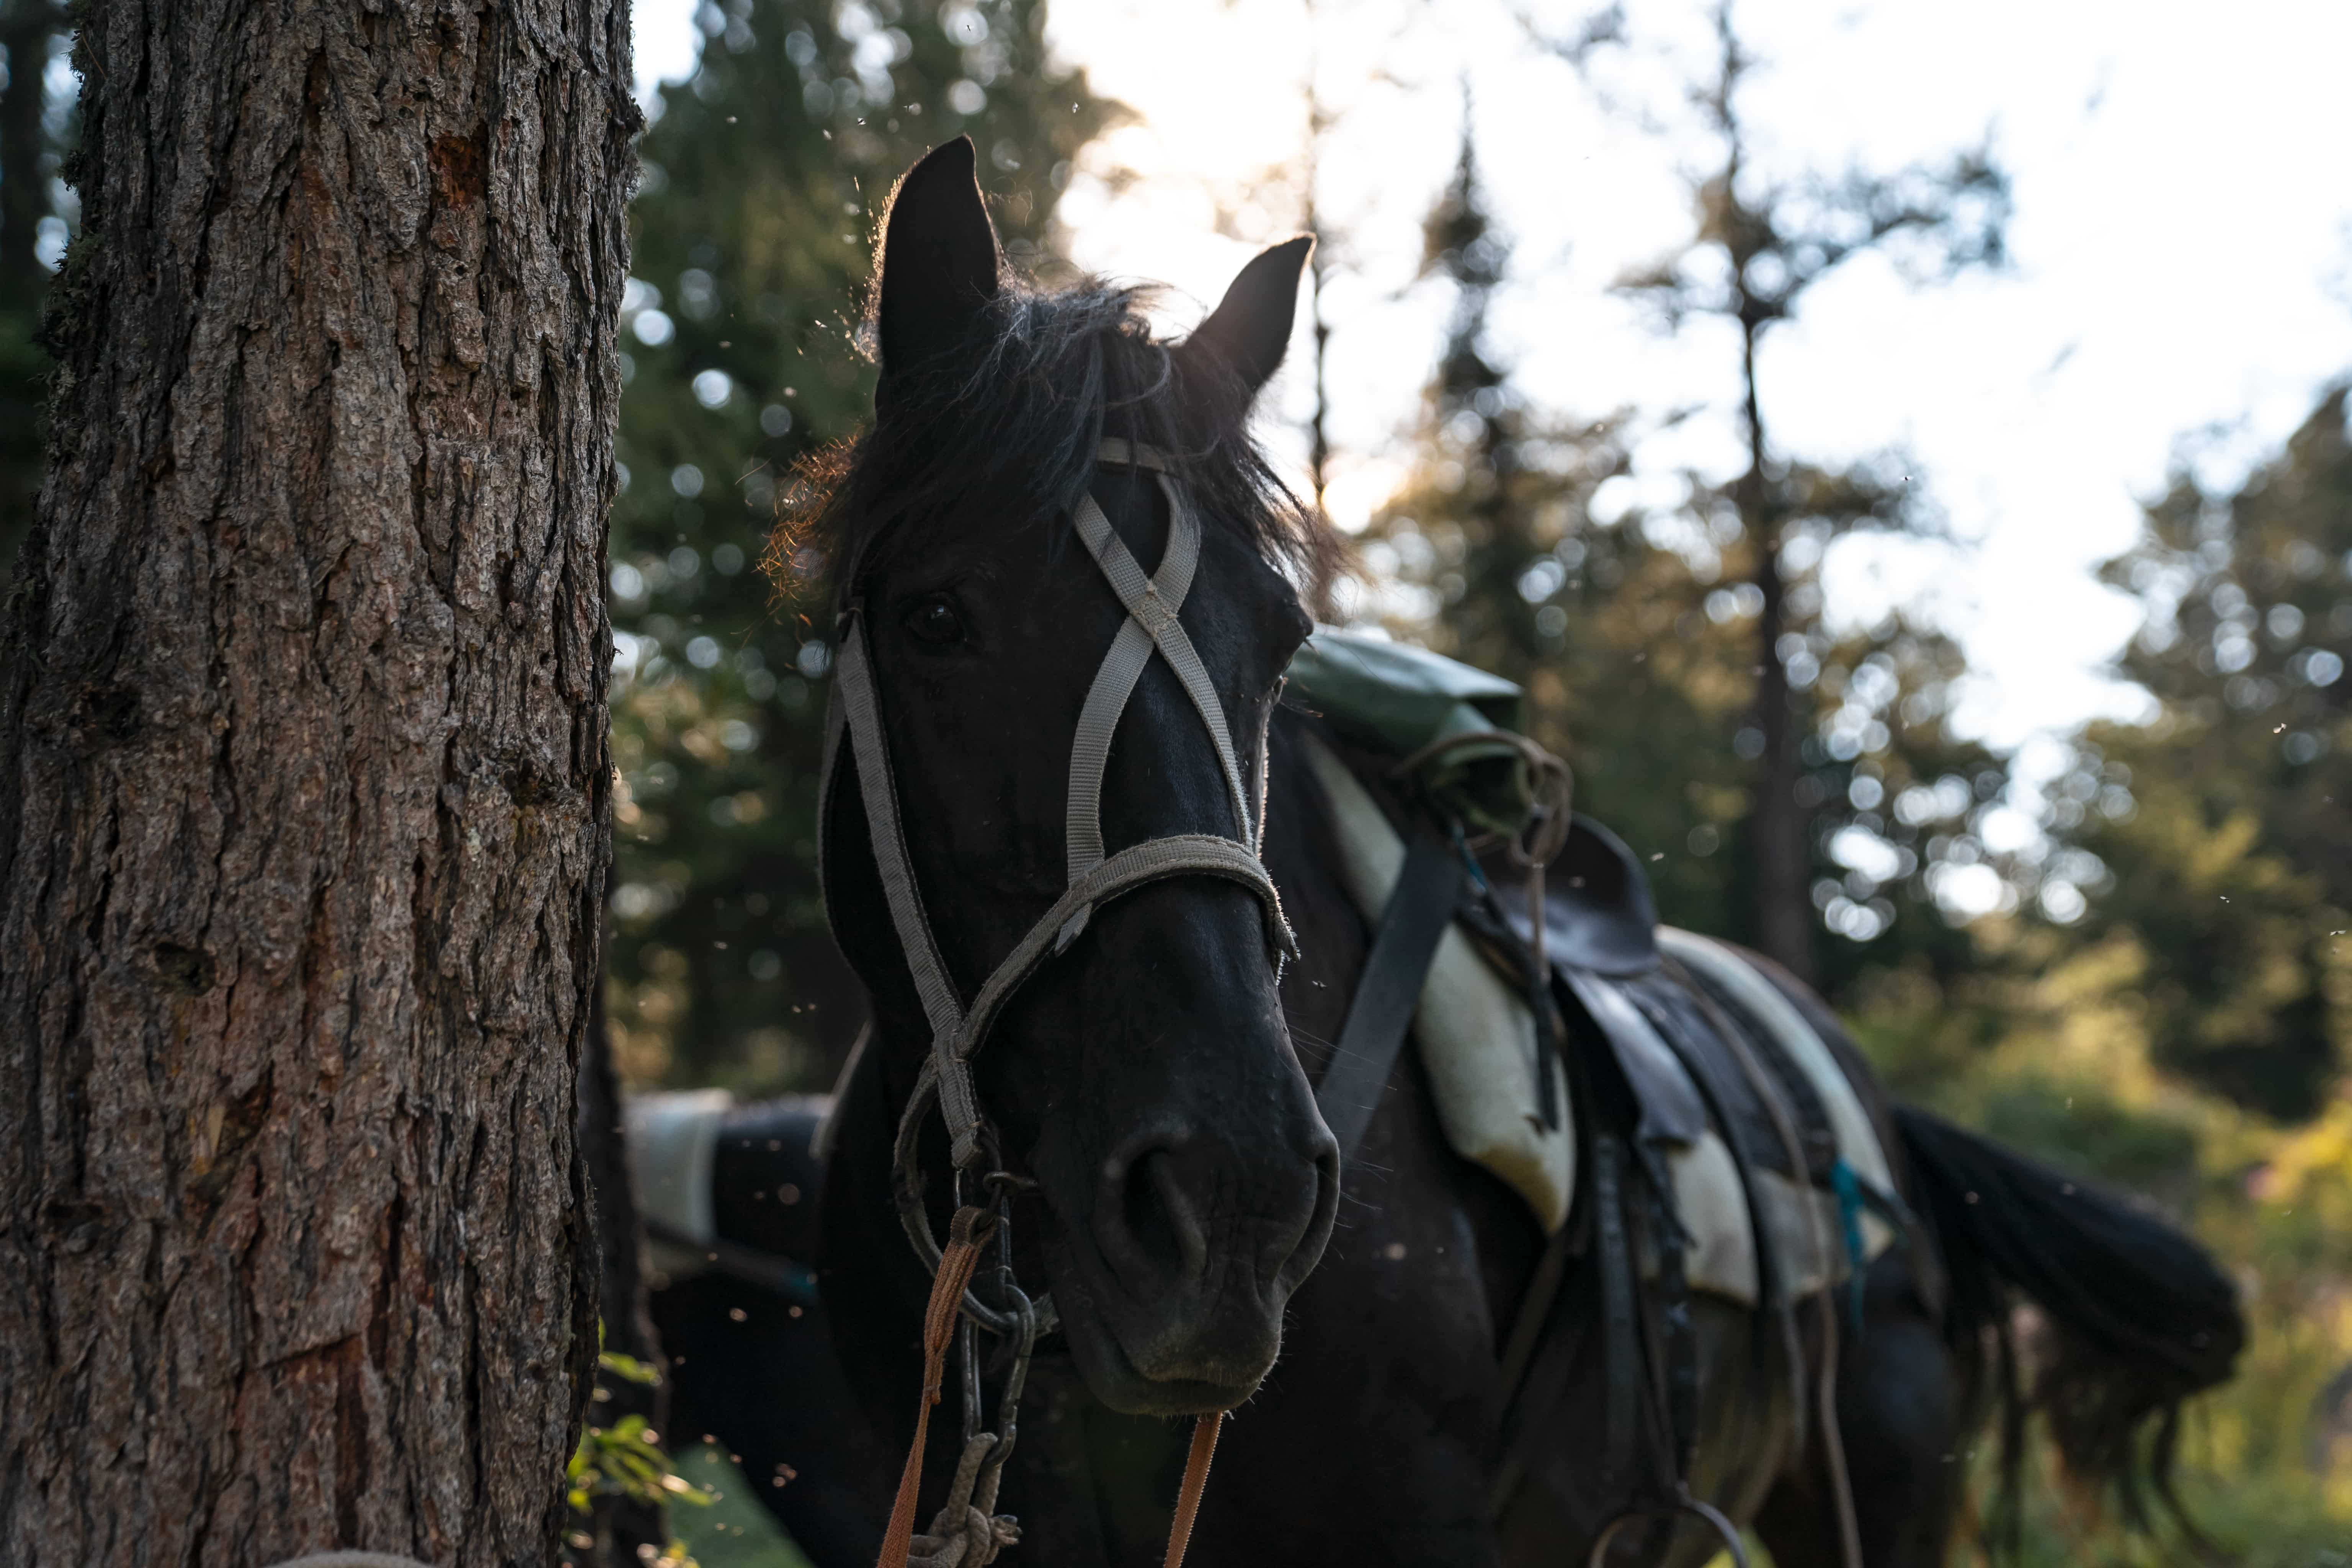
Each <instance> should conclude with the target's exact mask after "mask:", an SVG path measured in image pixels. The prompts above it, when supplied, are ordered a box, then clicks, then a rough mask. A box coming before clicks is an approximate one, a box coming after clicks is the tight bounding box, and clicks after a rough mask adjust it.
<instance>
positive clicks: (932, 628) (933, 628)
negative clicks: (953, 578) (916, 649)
mask: <svg viewBox="0 0 2352 1568" xmlns="http://www.w3.org/2000/svg"><path fill="white" fill-rule="evenodd" d="M907 629H908V631H910V632H912V633H914V634H915V636H916V637H917V639H918V640H919V641H922V642H927V643H932V644H936V645H939V646H940V647H945V646H946V645H948V644H950V643H960V642H961V641H963V617H962V616H960V615H957V614H956V607H955V601H954V600H952V599H950V598H949V597H948V596H947V595H945V594H934V595H931V596H930V597H929V598H928V599H925V600H924V601H923V602H922V603H921V604H919V605H916V606H915V607H914V608H913V609H912V610H910V611H908V613H907Z"/></svg>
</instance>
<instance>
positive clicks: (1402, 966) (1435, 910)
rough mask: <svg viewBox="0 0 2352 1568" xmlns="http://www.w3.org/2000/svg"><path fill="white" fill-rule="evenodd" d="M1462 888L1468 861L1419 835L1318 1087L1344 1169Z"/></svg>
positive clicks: (1383, 1087)
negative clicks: (1463, 864)
mask: <svg viewBox="0 0 2352 1568" xmlns="http://www.w3.org/2000/svg"><path fill="white" fill-rule="evenodd" d="M1461 889H1462V862H1461V859H1460V858H1459V857H1457V856H1456V855H1455V854H1454V847H1453V846H1452V845H1450V844H1448V843H1446V842H1445V841H1444V840H1443V839H1441V838H1437V837H1433V835H1431V834H1429V833H1427V832H1421V833H1416V834H1415V835H1414V836H1413V838H1412V844H1411V845H1410V847H1407V849H1406V850H1405V857H1404V866H1403V868H1402V869H1400V870H1399V871H1398V872H1397V879H1396V885H1395V886H1394V887H1392V888H1391V889H1389V901H1388V902H1387V903H1386V904H1384V905H1383V906H1381V923H1380V928H1379V930H1377V931H1374V932H1373V934H1372V947H1371V951H1370V952H1369V953H1367V954H1366V955H1365V957H1364V968H1363V973H1361V974H1360V975H1359V976H1358V977H1357V980H1356V994H1355V995H1354V996H1352V997H1351V998H1349V1002H1348V1018H1347V1022H1345V1023H1344V1024H1342V1025H1340V1026H1339V1043H1338V1045H1337V1046H1335V1047H1333V1048H1332V1052H1331V1061H1330V1065H1329V1066H1328V1067H1326V1068H1324V1069H1323V1081H1322V1082H1320V1083H1318V1084H1317V1085H1316V1086H1315V1108H1316V1109H1317V1110H1319V1111H1321V1112H1322V1113H1323V1124H1324V1125H1325V1126H1327V1127H1328V1128H1329V1129H1330V1130H1331V1136H1332V1137H1334V1138H1336V1139H1338V1140H1339V1163H1340V1165H1341V1166H1342V1167H1344V1166H1346V1164H1347V1163H1348V1162H1349V1161H1350V1160H1353V1159H1354V1158H1355V1157H1356V1148H1357V1145H1359V1144H1360V1143H1361V1142H1363V1138H1364V1130H1365V1129H1366V1128H1367V1127H1369V1126H1370V1125H1371V1121H1372V1113H1373V1112H1374V1111H1375V1110H1379V1109H1380V1103H1381V1096H1382V1095H1384V1094H1385V1093H1386V1092H1387V1090H1388V1083H1389V1073H1390V1072H1391V1069H1393V1068H1394V1067H1395V1066H1396V1058H1397V1053H1398V1052H1399V1051H1400V1050H1401V1049H1402V1048H1403V1046H1404V1037H1405V1033H1406V1031H1407V1030H1408V1029H1409V1028H1411V1026H1412V1015H1413V1009H1414V1008H1415V1007H1416V1006H1417V1005H1419V1004H1420V1001H1421V988H1422V986H1423V984H1424V983H1425V982H1426V981H1427V980H1428V978H1429V965H1430V961H1431V960H1432V959H1433V958H1435V957H1436V956H1437V944H1438V943H1439V942H1441V941H1443V940H1444V936H1445V928H1446V926H1447V925H1448V924H1449V923H1450V922H1451V921H1453V919H1454V903H1455V900H1457V899H1458V898H1459V896H1460V894H1461Z"/></svg>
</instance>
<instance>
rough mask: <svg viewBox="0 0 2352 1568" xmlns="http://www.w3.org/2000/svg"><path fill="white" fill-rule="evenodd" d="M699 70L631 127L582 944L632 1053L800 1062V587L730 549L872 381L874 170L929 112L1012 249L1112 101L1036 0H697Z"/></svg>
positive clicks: (813, 715)
mask: <svg viewBox="0 0 2352 1568" xmlns="http://www.w3.org/2000/svg"><path fill="white" fill-rule="evenodd" d="M698 19H699V22H700V25H701V26H702V29H703V32H704V34H705V43H704V47H703V53H702V62H701V67H700V69H699V70H698V72H697V73H696V74H695V76H694V78H693V79H692V80H691V81H689V82H688V83H687V84H685V85H683V86H675V87H668V88H665V89H663V90H662V94H661V102H660V106H659V114H658V116H657V118H656V120H655V121H654V123H653V125H652V127H651V128H650V129H649V130H648V131H647V132H646V135H645V138H644V142H643V144H642V151H643V157H644V177H643V182H642V186H641V193H640V195H639V196H638V198H637V202H636V205H635V211H634V219H635V247H636V248H635V281H633V282H632V284H631V286H630V290H629V300H628V302H627V305H626V307H625V321H626V323H627V326H628V329H629V331H628V333H627V334H626V336H625V342H626V343H627V345H628V353H627V356H626V358H625V362H624V364H623V377H624V381H625V385H626V390H625V393H624V395H623V398H622V411H621V435H620V447H619V456H620V459H621V462H622V464H623V472H624V480H623V485H622V490H621V495H620V498H619V500H618V501H617V502H616V503H615V505H614V514H613V595H612V607H613V615H614V626H615V628H616V633H617V637H616V640H617V641H618V643H619V647H620V657H619V658H618V659H617V660H616V666H615V679H614V757H615V759H616V761H617V762H618V763H619V765H620V768H621V770H622V780H623V787H622V790H621V792H620V797H619V800H618V803H617V806H616V814H615V815H616V819H617V820H616V828H615V835H614V837H615V861H616V864H615V867H614V898H613V905H612V926H611V942H610V949H609V953H608V963H607V967H608V973H609V992H608V994H609V998H610V1004H611V1007H610V1010H611V1015H612V1019H613V1026H614V1044H615V1048H616V1057H617V1059H618V1061H619V1064H620V1067H621V1070H622V1072H623V1074H624V1076H625V1078H628V1079H632V1080H635V1081H637V1082H647V1081H669V1082H676V1083H719V1084H725V1085H728V1086H730V1087H732V1088H735V1089H739V1090H742V1091H745V1092H749V1093H760V1092H774V1091H777V1090H780V1089H793V1088H805V1087H811V1086H813V1085H815V1084H821V1083H822V1082H823V1081H824V1071H825V1061H826V1059H827V1058H831V1057H833V1056H835V1055H837V1054H838V1052H839V1051H841V1050H842V1049H843V1048H845V1047H846V1045H847V1039H848V1034H849V1032H850V1031H851V1030H853V1029H854V1028H855V1026H856V1021H857V1017H858V1014H859V1009H860V1007H861V1005H862V1004H861V1002H860V1000H859V996H858V993H857V990H856V984H855V982H854V981H853V980H852V979H851V978H850V976H849V975H848V974H847V973H846V971H845V968H844V967H843V965H842V963H841V962H840V960H839V958H838V957H837V955H836V954H835V952H834V950H833V945H832V941H831V939H830V937H829V936H828V935H826V933H825V930H824V912H823V910H822V908H821V905H820V902H819V899H818V891H817V879H816V826H815V808H816V795H817V778H816V773H817V763H818V757H819V754H820V752H821V749H822V743H823V735H822V728H823V714H824V673H825V670H826V669H827V668H828V666H829V663H830V648H829V647H828V646H827V641H826V637H827V632H828V630H829V628H828V626H827V625H826V618H825V612H824V607H823V606H822V605H817V604H816V603H814V600H813V598H812V597H811V595H809V594H808V592H807V591H806V590H805V589H803V588H802V587H800V586H798V585H797V584H802V583H804V582H806V581H807V580H809V579H811V578H813V577H814V575H815V574H816V573H817V572H818V571H819V570H820V568H821V563H819V562H816V561H814V560H795V561H788V562H784V563H781V564H782V567H783V568H784V574H783V575H784V580H785V581H786V583H787V584H792V585H789V586H787V588H786V589H785V590H783V591H782V594H781V595H779V594H778V593H777V592H776V591H775V590H774V589H773V588H772V585H771V584H770V582H769V581H768V580H767V579H766V578H765V577H763V575H762V574H761V572H760V571H759V569H758V568H759V565H760V563H761V557H762V553H763V551H764V550H765V549H766V545H767V539H768V535H769V531H770V529H771V527H772V522H773V520H774V518H775V515H776V512H777V509H778V506H779V498H780V495H781V496H782V497H784V498H787V499H788V498H789V494H790V490H791V486H792V482H793V480H792V475H793V465H794V464H795V463H796V462H798V461H799V460H801V459H802V458H805V457H806V456H807V455H808V454H810V453H811V452H813V451H814V450H815V449H816V448H818V447H821V446H823V445H824V444H825V443H828V442H831V441H835V440H838V439H840V438H842V437H845V436H846V435H847V434H848V433H849V432H850V431H851V430H852V429H853V428H854V427H855V426H856V424H857V423H858V422H859V421H860V420H861V419H862V418H863V417H864V416H865V413H866V407H867V405H868V403H869V401H870V398H871V395H872V381H871V372H870V369H869V367H868V365H867V363H866V361H865V360H864V358H863V357H862V356H861V354H860V352H859V349H858V346H857V342H858V336H859V322H858V321H857V320H856V318H855V316H854V315H853V314H852V313H851V307H850V304H849V302H851V301H855V300H860V299H862V298H863V296H864V292H865V289H866V280H867V279H868V277H869V274H870V272H871V270H872V247H873V245H874V243H875V240H876V237H877V236H876V233H875V226H876V225H877V222H878V221H879V217H880V215H881V213H882V211H883V208H884V205H885V203H886V200H887V195H888V192H889V189H890V185H891V183H892V182H893V181H895V180H896V179H897V177H898V174H899V173H900V172H901V171H902V170H904V169H905V168H906V167H907V166H908V164H909V163H912V162H913V161H914V160H915V159H916V158H917V157H918V156H919V155H920V154H921V153H923V152H924V151H925V150H926V149H927V148H929V147H930V146H932V145H934V144H936V143H938V142H944V141H947V140H949V139H950V138H952V137H954V136H956V135H959V134H969V135H971V137H972V138H973V140H974V141H975V142H976V143H977V144H978V145H979V148H980V151H981V153H982V159H983V163H982V169H983V174H984V184H986V185H987V187H988V189H989V191H990V194H991V205H992V212H993V214H994V216H995V219H996V222H997V225H998V227H999V230H1000V232H1001V233H1002V234H1003V237H1004V238H1005V242H1006V246H1005V247H1006V251H1007V253H1008V255H1009V257H1010V258H1011V259H1012V260H1013V263H1014V264H1015V265H1016V266H1020V265H1030V266H1036V265H1042V264H1044V263H1045V247H1046V244H1047V241H1048V238H1049V226H1050V219H1051V214H1052V209H1053V205H1054V202H1055V196H1056V195H1057V193H1058V192H1059V190H1060V189H1061V187H1062V185H1063V184H1064V183H1065V182H1066V180H1067V178H1068V171H1069V166H1070V160H1071V159H1072V158H1073V157H1074V156H1075V155H1076V153H1077V151H1078V149H1079V148H1080V147H1081V146H1082V145H1083V144H1084V143H1085V142H1086V141H1087V139H1088V138H1089V137H1091V136H1093V135H1094V134H1095V133H1096V132H1097V130H1098V129H1099V128H1100V127H1101V126H1102V125H1103V124H1104V123H1105V122H1106V121H1108V119H1109V118H1110V117H1111V116H1112V115H1113V114H1114V113H1115V112H1117V109H1116V106H1115V105H1112V104H1109V103H1107V102H1105V101H1104V100H1100V99H1097V98H1096V97H1095V96H1094V95H1093V94H1092V93H1090V92H1089V91H1088V90H1087V87H1086V83H1085V81H1084V79H1082V78H1080V77H1077V76H1075V75H1066V74H1062V73H1059V72H1057V71H1055V70H1054V69H1052V68H1049V67H1048V66H1047V65H1046V63H1045V44H1044V39H1043V32H1042V29H1043V26H1044V19H1045V8H1044V6H1043V5H1042V4H1040V3H1038V0H982V3H977V4H967V3H964V0H953V3H950V4H948V5H940V4H938V3H937V0H866V3H864V4H859V3H851V4H846V5H830V4H816V3H813V0H731V3H730V4H729V5H727V6H726V7H725V8H723V9H722V8H720V7H719V6H718V5H705V6H704V7H703V9H702V11H701V13H700V15H699V18H698Z"/></svg>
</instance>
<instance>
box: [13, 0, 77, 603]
mask: <svg viewBox="0 0 2352 1568" xmlns="http://www.w3.org/2000/svg"><path fill="white" fill-rule="evenodd" d="M67 26H68V25H67V20H66V11H65V7H63V6H62V5H57V4H55V3H54V0H5V3H0V57H5V70H6V73H7V75H6V79H5V85H0V582H5V581H6V579H7V577H8V576H12V575H13V574H15V571H16V546H17V544H18V543H19V542H21V541H22V540H23V539H24V537H25V532H26V529H28V528H29V527H31V525H32V521H33V502H34V500H35V499H36V498H37V496H38V495H39V494H40V489H41V468H42V456H43V451H44V448H45V447H46V444H47V440H48V426H47V414H46V408H47V389H46V385H45V384H46V382H47V378H48V374H49V363H50V362H49V355H48V351H47V349H46V348H45V347H43V346H42V342H41V310H42V305H43V301H44V300H46V299H47V295H48V291H49V271H50V268H53V267H55V266H56V265H57V262H58V258H59V257H61V256H62V255H63V254H64V253H65V247H66V239H67V236H68V230H69V227H70V222H71V219H72V217H73V215H74V212H75V210H76V208H75V204H74V198H73V194H72V193H71V192H70V191H68V190H67V189H66V188H65V186H64V184H63V183H62V182H61V181H60V180H59V179H58V172H59V171H60V170H61V169H62V168H63V167H64V163H65V159H66V157H67V155H68V153H70V152H71V151H72V149H73V147H74V144H75V142H76V141H77V140H78V135H77V128H78V125H79V110H78V108H77V105H76V101H75V95H74V94H73V93H72V92H70V91H67V92H62V93H57V92H52V91H51V90H50V66H51V62H52V61H54V60H56V59H57V58H58V57H59V56H61V55H62V54H63V52H64V50H65V47H66V43H67V37H68V33H67Z"/></svg>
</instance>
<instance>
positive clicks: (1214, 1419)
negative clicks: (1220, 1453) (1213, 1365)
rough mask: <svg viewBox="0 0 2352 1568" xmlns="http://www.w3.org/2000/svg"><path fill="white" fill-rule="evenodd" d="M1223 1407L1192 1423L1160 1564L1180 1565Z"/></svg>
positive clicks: (1205, 1483) (1171, 1567)
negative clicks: (1188, 1449) (1181, 1480)
mask: <svg viewBox="0 0 2352 1568" xmlns="http://www.w3.org/2000/svg"><path fill="white" fill-rule="evenodd" d="M1224 1421H1225V1417H1224V1413H1223V1411H1212V1412H1211V1413H1210V1414H1208V1415H1203V1416H1201V1417H1199V1418H1198V1419H1197V1420H1195V1421H1194V1422H1193V1423H1192V1452H1191V1453H1189V1454H1187V1455H1185V1456H1184V1485H1183V1487H1182V1489H1180V1490H1179V1491H1178V1492H1177V1494H1176V1518H1175V1519H1174V1520H1173V1521H1171V1523H1170V1524H1169V1526H1168V1556H1167V1558H1166V1559H1165V1560H1164V1561H1163V1562H1162V1563H1161V1564H1160V1568H1183V1563H1184V1548H1185V1547H1187V1546H1189V1545H1191V1544H1192V1518H1193V1516H1194V1515H1195V1514H1197V1513H1199V1512H1200V1511H1201V1493H1202V1489H1205V1488H1206V1487H1207V1486H1208V1484H1209V1458H1210V1456H1212V1455H1213V1454H1214V1453H1215V1452H1216V1451H1217V1428H1219V1427H1220V1426H1223V1425H1224Z"/></svg>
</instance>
